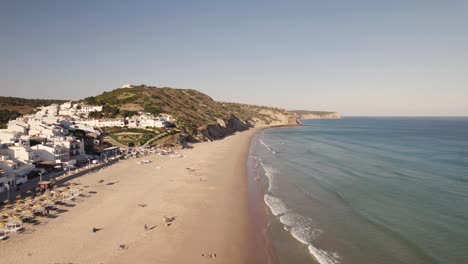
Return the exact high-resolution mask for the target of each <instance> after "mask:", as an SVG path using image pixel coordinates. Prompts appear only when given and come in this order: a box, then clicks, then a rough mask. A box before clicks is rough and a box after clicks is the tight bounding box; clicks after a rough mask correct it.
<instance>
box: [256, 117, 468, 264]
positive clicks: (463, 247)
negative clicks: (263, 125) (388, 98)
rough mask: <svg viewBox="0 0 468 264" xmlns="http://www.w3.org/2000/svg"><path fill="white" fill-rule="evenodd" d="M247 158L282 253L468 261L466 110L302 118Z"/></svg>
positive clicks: (264, 138)
mask: <svg viewBox="0 0 468 264" xmlns="http://www.w3.org/2000/svg"><path fill="white" fill-rule="evenodd" d="M249 162H251V163H254V164H255V166H254V167H255V168H256V169H255V170H256V173H257V174H258V175H260V178H261V181H262V182H263V184H264V185H265V203H266V204H267V205H268V207H269V208H270V210H271V225H270V229H271V230H270V231H271V234H272V239H273V243H274V245H275V249H276V252H277V254H278V256H279V259H280V261H281V263H321V264H328V263H333V264H336V263H350V264H366V263H372V264H380V263H382V264H387V263H388V264H395V263H411V264H419V263H421V264H430V263H446V264H457V263H468V118H396V117H395V118H370V117H369V118H362V117H354V118H352V117H350V118H343V119H339V120H304V126H300V127H286V128H274V129H267V130H264V131H262V132H260V133H259V134H258V135H257V137H256V139H255V140H254V142H253V144H252V146H251V151H250V161H249Z"/></svg>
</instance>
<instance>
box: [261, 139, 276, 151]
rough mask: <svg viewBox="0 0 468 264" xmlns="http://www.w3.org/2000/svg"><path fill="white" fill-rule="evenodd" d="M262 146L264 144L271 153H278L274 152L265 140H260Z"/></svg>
mask: <svg viewBox="0 0 468 264" xmlns="http://www.w3.org/2000/svg"><path fill="white" fill-rule="evenodd" d="M259 142H260V144H262V145H263V146H264V147H265V148H266V149H268V150H269V151H271V152H272V153H273V154H275V153H276V151H274V150H273V149H272V148H271V147H270V146H268V145H267V144H266V143H265V142H264V141H263V140H261V139H260V140H259Z"/></svg>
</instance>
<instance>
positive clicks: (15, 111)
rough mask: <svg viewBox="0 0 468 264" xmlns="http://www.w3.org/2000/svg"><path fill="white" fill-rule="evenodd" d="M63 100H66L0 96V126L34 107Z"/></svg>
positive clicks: (32, 109)
mask: <svg viewBox="0 0 468 264" xmlns="http://www.w3.org/2000/svg"><path fill="white" fill-rule="evenodd" d="M64 102H66V101H65V100H48V99H25V98H18V97H6V96H0V128H4V127H6V124H7V123H8V121H9V120H12V119H15V118H17V117H18V116H22V115H26V114H30V113H33V112H34V109H35V108H36V107H39V106H43V105H51V104H54V103H57V104H61V103H64Z"/></svg>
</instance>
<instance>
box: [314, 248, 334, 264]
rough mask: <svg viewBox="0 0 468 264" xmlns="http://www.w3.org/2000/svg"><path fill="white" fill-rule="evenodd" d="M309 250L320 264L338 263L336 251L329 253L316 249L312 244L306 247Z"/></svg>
mask: <svg viewBox="0 0 468 264" xmlns="http://www.w3.org/2000/svg"><path fill="white" fill-rule="evenodd" d="M308 249H309V252H310V254H311V255H312V256H314V258H315V259H316V260H317V261H318V262H319V263H320V264H339V263H340V262H339V261H338V259H339V258H340V257H339V256H338V254H337V253H330V252H327V251H325V250H321V249H318V248H316V247H314V246H312V245H309V247H308Z"/></svg>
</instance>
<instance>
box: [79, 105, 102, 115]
mask: <svg viewBox="0 0 468 264" xmlns="http://www.w3.org/2000/svg"><path fill="white" fill-rule="evenodd" d="M95 111H96V112H101V111H102V106H100V105H85V104H82V105H80V109H77V113H78V114H84V115H86V116H88V114H89V113H91V112H95Z"/></svg>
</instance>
